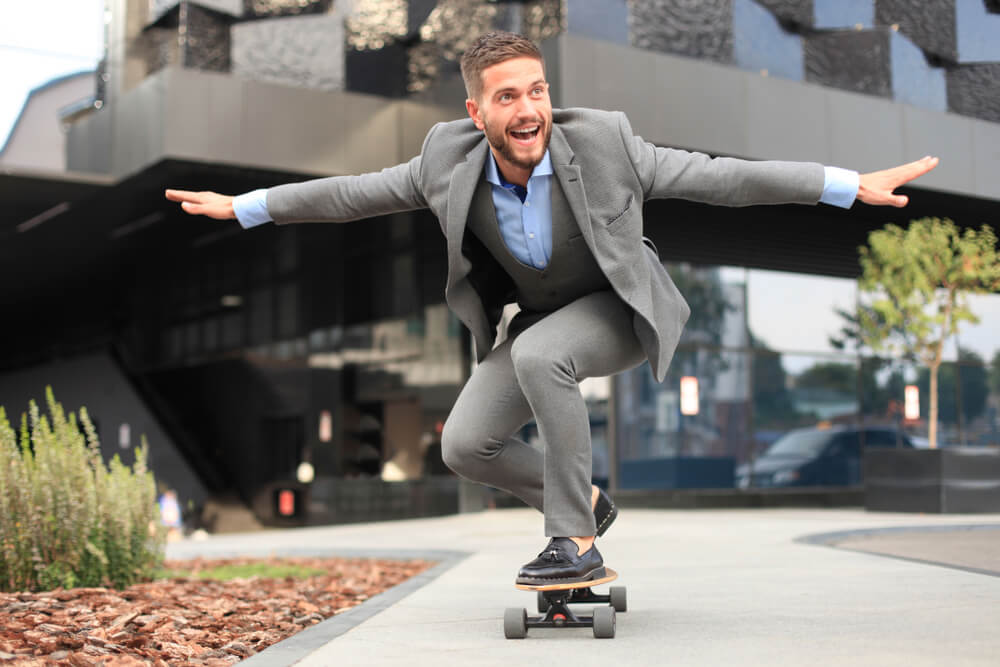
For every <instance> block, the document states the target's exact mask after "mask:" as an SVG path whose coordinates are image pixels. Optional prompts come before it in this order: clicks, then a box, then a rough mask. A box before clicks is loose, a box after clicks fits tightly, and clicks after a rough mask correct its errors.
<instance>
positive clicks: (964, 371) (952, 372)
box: [917, 349, 989, 424]
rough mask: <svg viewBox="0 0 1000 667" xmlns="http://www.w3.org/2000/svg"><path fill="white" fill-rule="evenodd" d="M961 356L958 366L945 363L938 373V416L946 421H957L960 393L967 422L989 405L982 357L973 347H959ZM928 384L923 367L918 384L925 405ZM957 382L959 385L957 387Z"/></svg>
mask: <svg viewBox="0 0 1000 667" xmlns="http://www.w3.org/2000/svg"><path fill="white" fill-rule="evenodd" d="M958 360H959V362H960V366H959V367H958V368H956V364H942V365H941V370H940V372H939V373H938V392H939V397H938V402H939V403H938V416H939V417H940V419H941V421H942V422H944V423H945V424H954V423H956V422H957V421H958V397H959V396H961V400H962V417H963V418H964V420H965V421H966V422H970V421H972V420H973V419H975V418H976V417H978V416H979V415H981V414H983V411H984V410H985V409H986V398H987V396H988V395H989V384H988V378H987V373H986V366H985V365H984V364H983V358H982V357H980V356H979V355H978V354H976V353H975V352H973V351H972V350H966V349H960V350H959V352H958ZM956 375H957V377H956ZM929 384H930V372H929V370H928V369H921V370H920V373H919V375H918V378H917V386H918V387H920V396H921V401H920V402H921V403H923V404H924V406H926V405H927V403H926V402H925V399H924V398H923V397H924V395H925V394H926V395H928V396H929V390H928V386H929ZM956 384H957V385H959V386H958V387H957V388H956V386H955V385H956ZM922 407H923V406H922Z"/></svg>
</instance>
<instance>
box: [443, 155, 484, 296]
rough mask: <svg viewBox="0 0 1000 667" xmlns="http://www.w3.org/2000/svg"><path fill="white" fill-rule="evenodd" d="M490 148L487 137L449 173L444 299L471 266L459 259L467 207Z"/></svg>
mask: <svg viewBox="0 0 1000 667" xmlns="http://www.w3.org/2000/svg"><path fill="white" fill-rule="evenodd" d="M488 146H489V144H487V142H486V137H483V140H482V141H480V142H479V143H478V144H476V147H475V148H473V149H472V150H471V151H469V152H468V153H466V155H465V162H460V163H459V164H457V165H456V166H455V168H454V169H452V171H451V181H450V182H449V186H448V213H447V220H446V223H445V229H446V230H447V240H448V285H447V289H446V290H445V296H446V297H447V296H448V292H450V290H451V288H452V287H454V286H455V284H456V283H458V281H460V280H461V279H463V278H465V276H466V275H468V273H469V269H470V268H471V265H470V264H469V260H467V259H466V258H465V256H464V255H462V239H463V238H464V236H465V225H466V221H467V220H468V218H469V206H470V205H471V204H472V196H473V195H474V194H475V192H476V186H477V185H478V183H479V181H480V179H482V178H483V174H484V169H485V166H486V151H487V150H488Z"/></svg>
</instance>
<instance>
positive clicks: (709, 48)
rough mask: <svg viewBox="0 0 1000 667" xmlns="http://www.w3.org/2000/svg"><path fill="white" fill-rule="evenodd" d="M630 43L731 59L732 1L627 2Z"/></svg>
mask: <svg viewBox="0 0 1000 667" xmlns="http://www.w3.org/2000/svg"><path fill="white" fill-rule="evenodd" d="M629 32H630V39H631V43H632V46H635V47H637V48H640V49H652V50H653V51H660V52H663V53H675V54H678V55H682V56H692V57H695V58H705V59H708V60H714V61H716V62H721V63H731V62H732V60H733V3H732V0H634V2H631V3H630V4H629Z"/></svg>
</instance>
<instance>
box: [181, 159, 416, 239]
mask: <svg viewBox="0 0 1000 667" xmlns="http://www.w3.org/2000/svg"><path fill="white" fill-rule="evenodd" d="M420 164H421V160H420V156H417V157H415V158H413V159H412V160H410V161H409V162H406V163H404V164H399V165H396V166H395V167H388V168H386V169H383V170H382V171H380V172H372V173H368V174H360V175H357V176H333V177H329V178H319V179H315V180H311V181H305V182H302V183H289V184H286V185H278V186H275V187H273V188H269V189H266V190H254V191H252V192H248V193H245V194H242V195H239V196H236V197H233V196H230V195H224V194H219V193H217V192H210V191H201V192H193V191H189V190H167V191H166V197H167V199H169V200H170V201H175V202H179V203H180V205H181V208H182V209H183V210H184V211H185V212H186V213H190V214H191V215H204V216H208V217H210V218H214V219H216V220H234V219H235V220H238V221H239V223H240V224H241V225H242V226H243V227H244V228H249V227H254V226H256V225H259V224H262V223H264V222H269V221H271V220H274V221H275V222H277V223H278V224H283V223H288V222H347V221H349V220H359V219H361V218H369V217H373V216H377V215H388V214H390V213H398V212H401V211H412V210H415V209H420V208H426V207H427V202H426V201H425V200H424V196H423V193H422V192H421V187H420V184H419V181H420V179H419V173H420Z"/></svg>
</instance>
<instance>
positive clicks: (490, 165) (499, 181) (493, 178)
mask: <svg viewBox="0 0 1000 667" xmlns="http://www.w3.org/2000/svg"><path fill="white" fill-rule="evenodd" d="M487 152H488V153H489V159H488V160H486V180H487V181H488V182H490V183H492V184H493V185H499V186H500V187H507V186H509V185H510V183H508V182H507V181H505V180H504V179H503V177H502V176H501V175H500V169H498V168H497V160H496V158H495V157H493V151H492V150H489V151H487ZM551 175H552V158H551V157H549V149H548V148H546V149H545V155H543V156H542V161H541V162H539V163H538V164H536V165H535V168H534V169H532V170H531V176H530V177H529V178H528V180H531V179H532V178H534V177H535V176H551Z"/></svg>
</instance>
